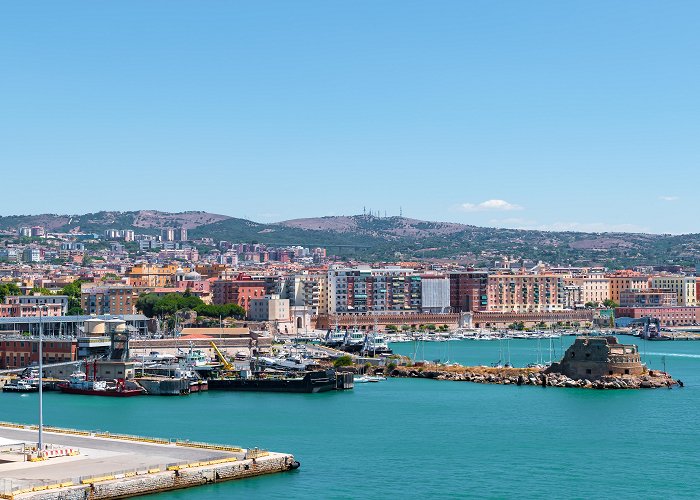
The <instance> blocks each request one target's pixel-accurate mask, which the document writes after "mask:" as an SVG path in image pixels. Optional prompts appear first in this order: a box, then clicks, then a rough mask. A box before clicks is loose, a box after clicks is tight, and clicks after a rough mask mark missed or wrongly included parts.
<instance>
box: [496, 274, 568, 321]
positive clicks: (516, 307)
mask: <svg viewBox="0 0 700 500" xmlns="http://www.w3.org/2000/svg"><path fill="white" fill-rule="evenodd" d="M563 289H564V278H563V277H562V276H560V275H556V274H500V273H499V274H492V275H490V276H489V277H488V311H490V312H502V313H512V312H516V313H530V312H551V311H561V310H563V308H564V307H563V304H562V302H563Z"/></svg>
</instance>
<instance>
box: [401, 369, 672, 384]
mask: <svg viewBox="0 0 700 500" xmlns="http://www.w3.org/2000/svg"><path fill="white" fill-rule="evenodd" d="M389 375H390V376H392V377H403V378H427V379H434V380H453V381H463V382H474V383H477V384H499V385H518V386H521V385H533V386H542V387H569V388H584V389H652V388H659V387H672V386H674V385H677V384H679V385H680V383H679V382H677V381H676V380H674V379H673V378H672V377H671V376H670V375H669V374H667V373H664V372H660V371H656V370H649V371H648V372H646V373H644V374H641V375H618V376H604V377H600V378H597V379H593V380H589V379H586V378H582V379H575V378H570V377H567V376H566V375H563V374H561V373H547V371H546V370H545V369H541V368H492V367H485V366H441V365H428V364H426V365H423V366H399V367H396V368H394V369H393V370H392V371H391V372H390V373H389Z"/></svg>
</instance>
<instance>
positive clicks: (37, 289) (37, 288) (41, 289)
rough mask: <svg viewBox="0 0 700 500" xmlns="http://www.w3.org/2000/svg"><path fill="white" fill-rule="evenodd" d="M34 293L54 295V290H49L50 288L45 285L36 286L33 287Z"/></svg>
mask: <svg viewBox="0 0 700 500" xmlns="http://www.w3.org/2000/svg"><path fill="white" fill-rule="evenodd" d="M31 291H32V293H33V294H39V295H53V292H52V291H51V290H49V289H48V288H44V287H43V286H35V287H34V288H32V290H31Z"/></svg>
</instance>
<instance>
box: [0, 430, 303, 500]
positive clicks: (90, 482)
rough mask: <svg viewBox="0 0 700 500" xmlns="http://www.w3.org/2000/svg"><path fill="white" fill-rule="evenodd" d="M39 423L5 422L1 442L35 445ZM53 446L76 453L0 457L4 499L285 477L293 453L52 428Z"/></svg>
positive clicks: (120, 493)
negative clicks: (275, 475)
mask: <svg viewBox="0 0 700 500" xmlns="http://www.w3.org/2000/svg"><path fill="white" fill-rule="evenodd" d="M36 439H37V431H36V426H33V427H30V426H21V425H16V424H7V423H0V443H2V442H6V443H7V442H25V443H28V444H32V443H35V442H36ZM44 440H45V442H46V443H48V444H51V445H57V446H69V447H72V448H78V449H79V450H80V454H79V455H77V456H62V457H56V458H50V459H46V460H44V461H39V462H27V461H22V460H21V459H18V458H17V457H16V456H15V457H11V456H10V455H4V454H2V453H0V498H3V499H8V500H25V499H31V500H49V499H55V498H61V499H64V500H73V499H75V500H78V499H80V500H86V499H112V498H127V497H132V496H138V495H144V494H149V493H157V492H160V491H167V490H174V489H180V488H189V487H193V486H199V485H204V484H208V483H215V482H219V481H228V480H232V479H241V478H245V477H251V476H258V475H262V474H270V473H275V472H283V471H286V470H290V469H294V468H296V467H298V465H299V464H298V462H296V461H295V460H294V456H293V455H290V454H286V453H273V452H268V451H264V450H257V449H243V448H238V447H234V446H225V445H212V444H206V443H191V442H182V441H169V440H162V439H155V438H144V437H138V436H126V435H116V434H109V433H90V432H84V431H75V430H68V429H57V428H45V430H44Z"/></svg>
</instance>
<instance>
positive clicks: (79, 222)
mask: <svg viewBox="0 0 700 500" xmlns="http://www.w3.org/2000/svg"><path fill="white" fill-rule="evenodd" d="M228 218H229V217H228V216H226V215H218V214H210V213H207V212H179V213H168V212H159V211H157V210H138V211H133V212H107V211H103V212H96V213H90V214H83V215H57V214H42V215H10V216H6V217H0V229H3V230H6V231H12V230H16V229H17V228H18V227H20V226H43V227H45V228H46V230H47V231H52V232H66V233H67V232H69V231H76V232H77V231H83V232H88V233H89V232H96V233H100V232H102V231H104V230H106V229H133V230H134V231H137V232H141V233H145V234H147V233H155V232H157V231H159V230H160V229H161V228H165V227H184V228H185V229H193V228H196V227H199V226H202V225H206V224H212V223H214V222H218V221H221V220H226V219H228Z"/></svg>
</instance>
